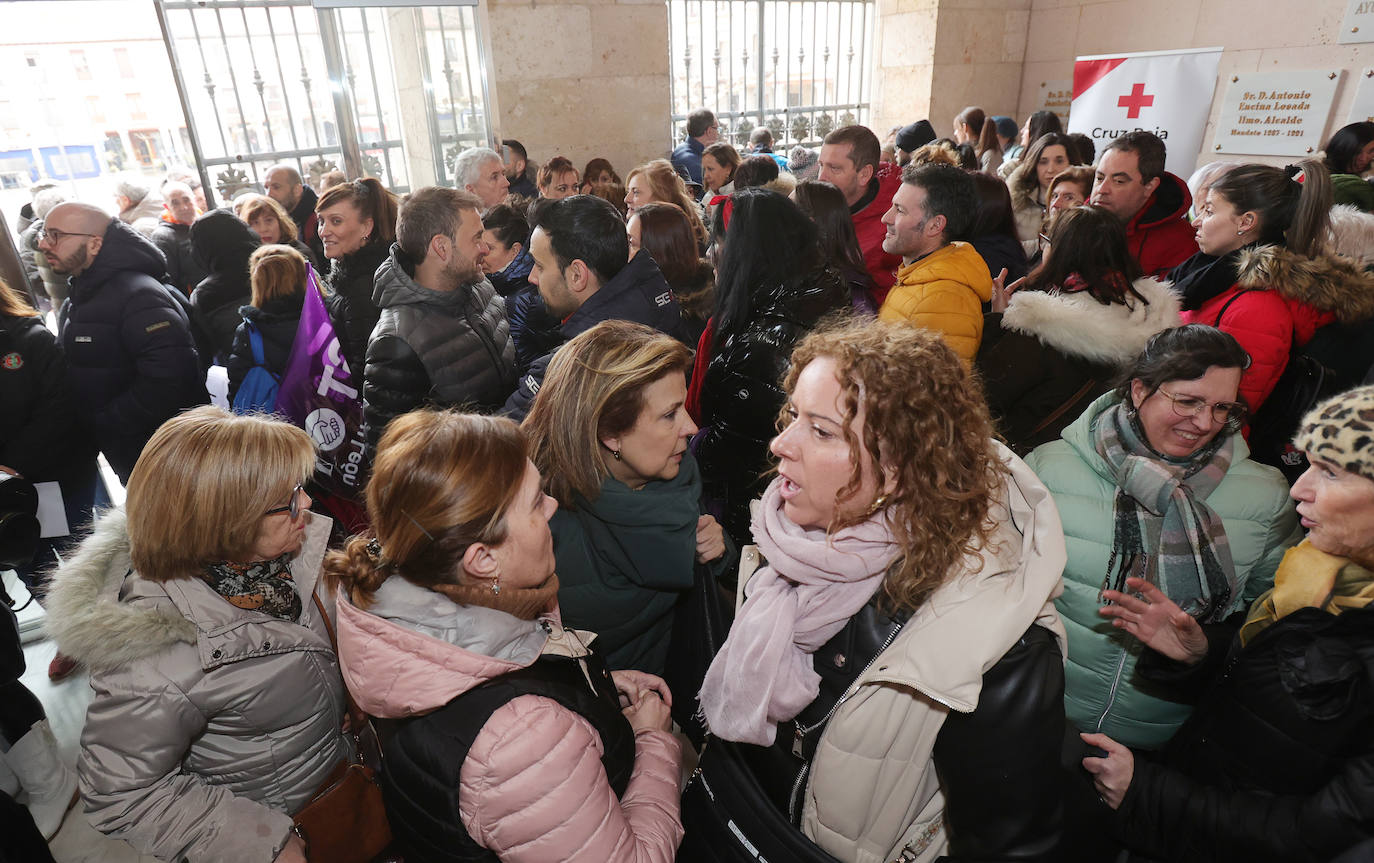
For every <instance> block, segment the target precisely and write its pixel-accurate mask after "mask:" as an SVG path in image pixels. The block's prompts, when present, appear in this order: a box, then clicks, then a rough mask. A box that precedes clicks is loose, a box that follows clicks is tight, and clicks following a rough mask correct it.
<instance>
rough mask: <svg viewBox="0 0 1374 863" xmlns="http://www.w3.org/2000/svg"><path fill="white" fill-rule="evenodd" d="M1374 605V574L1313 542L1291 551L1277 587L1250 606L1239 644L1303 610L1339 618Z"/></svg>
mask: <svg viewBox="0 0 1374 863" xmlns="http://www.w3.org/2000/svg"><path fill="white" fill-rule="evenodd" d="M1371 602H1374V572H1370V571H1369V570H1367V569H1365V568H1364V567H1362V566H1360V565H1359V564H1358V563H1355V562H1353V561H1350V560H1347V559H1345V558H1343V557H1337V556H1336V555H1334V554H1327V553H1326V552H1324V551H1322V550H1320V549H1318V548H1317V547H1316V546H1315V545H1313V544H1312V543H1311V541H1309V540H1306V539H1304V540H1303V541H1302V542H1300V543H1298V544H1297V545H1295V546H1293V547H1292V548H1290V549H1288V551H1287V552H1285V553H1284V555H1283V561H1282V562H1281V563H1280V564H1279V570H1278V572H1276V573H1274V586H1273V587H1272V588H1270V589H1269V591H1268V592H1267V593H1265V594H1264V595H1263V596H1261V597H1260V598H1259V599H1257V600H1255V604H1254V605H1252V606H1250V616H1249V617H1247V618H1246V619H1245V625H1244V626H1242V627H1241V628H1240V643H1241V644H1249V643H1250V639H1252V638H1254V637H1255V636H1256V635H1259V634H1260V633H1261V632H1263V631H1264V630H1265V629H1267V628H1268V627H1269V625H1270V624H1272V623H1274V622H1275V621H1277V620H1279V619H1281V618H1284V617H1287V616H1288V615H1289V614H1291V613H1293V612H1295V611H1297V610H1298V609H1300V608H1320V609H1322V610H1323V611H1326V612H1328V613H1329V614H1340V613H1341V612H1342V611H1349V610H1350V609H1352V608H1364V607H1365V606H1366V605H1369V604H1370V603H1371Z"/></svg>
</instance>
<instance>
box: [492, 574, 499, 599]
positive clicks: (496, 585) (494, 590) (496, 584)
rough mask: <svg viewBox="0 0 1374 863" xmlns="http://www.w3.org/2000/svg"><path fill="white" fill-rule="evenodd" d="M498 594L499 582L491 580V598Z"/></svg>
mask: <svg viewBox="0 0 1374 863" xmlns="http://www.w3.org/2000/svg"><path fill="white" fill-rule="evenodd" d="M500 594H501V582H500V581H499V580H497V579H495V578H493V579H492V580H491V595H492V596H499V595H500Z"/></svg>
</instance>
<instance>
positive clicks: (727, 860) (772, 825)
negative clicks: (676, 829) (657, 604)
mask: <svg viewBox="0 0 1374 863" xmlns="http://www.w3.org/2000/svg"><path fill="white" fill-rule="evenodd" d="M731 609H732V610H733V606H731ZM729 620H730V616H729V615H727V614H726V612H725V596H724V594H722V592H721V588H720V586H719V584H718V583H717V581H716V579H715V578H714V577H713V576H712V575H711V571H710V569H709V568H708V567H707V566H704V565H700V564H699V565H698V566H697V571H696V579H695V583H694V584H693V586H692V589H691V590H690V591H688V592H687V594H686V595H685V596H684V597H683V598H682V600H681V601H680V602H679V603H678V607H677V610H676V614H675V616H674V620H673V635H672V642H671V645H670V647H669V650H668V662H667V665H666V667H665V669H664V675H663V677H664V679H665V680H666V681H667V683H668V685H669V687H670V689H671V690H672V691H673V692H675V693H680V695H679V697H677V698H674V699H673V704H674V707H673V718H674V719H675V720H677V722H678V724H679V725H680V726H681V727H682V729H683V731H684V732H685V733H686V734H687V736H688V737H689V738H690V739H691V740H692V742H693V743H694V744H696V745H698V746H702V745H703V743H704V748H703V749H702V750H701V759H700V760H699V761H698V762H697V769H696V771H695V772H694V773H693V774H692V778H691V780H690V781H689V782H688V783H687V788H686V789H685V790H684V791H683V794H682V826H683V830H684V835H683V840H682V844H681V845H680V846H679V847H678V852H677V859H678V860H679V861H682V863H745V861H773V863H836V861H835V858H834V857H831V856H830V855H829V854H827V853H825V852H824V851H822V850H821V849H820V848H819V847H818V846H817V845H816V844H815V843H814V842H812V841H811V840H809V839H807V838H806V836H805V835H804V834H803V833H802V832H801V830H799V829H797V828H796V827H795V826H793V825H792V822H791V821H789V820H788V818H787V815H786V814H785V813H784V812H782V811H781V810H779V809H778V808H777V806H776V805H774V803H773V801H772V800H770V799H769V798H768V796H767V795H766V794H765V793H764V791H763V787H762V786H760V785H759V782H758V780H757V779H756V778H755V777H754V774H753V773H752V772H751V771H750V769H749V765H748V764H746V763H745V762H744V757H743V756H742V755H741V753H740V745H739V744H737V743H732V742H730V741H728V740H721V739H719V738H716V737H711V736H710V735H709V734H708V733H707V731H706V728H705V726H704V725H703V724H702V720H701V719H700V718H699V717H698V716H697V715H696V713H695V708H696V704H697V699H696V698H695V695H696V693H697V692H698V691H700V689H701V682H702V680H703V679H704V678H705V676H706V669H707V668H708V667H710V665H711V660H712V658H714V657H715V655H716V652H717V651H718V650H719V649H720V645H721V644H722V643H723V642H724V641H725V636H726V633H727V631H728V630H729V626H730V624H729Z"/></svg>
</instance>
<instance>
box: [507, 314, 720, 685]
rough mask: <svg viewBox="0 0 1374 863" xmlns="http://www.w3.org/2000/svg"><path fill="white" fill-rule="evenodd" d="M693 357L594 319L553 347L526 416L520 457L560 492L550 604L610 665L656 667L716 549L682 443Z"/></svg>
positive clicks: (690, 427) (647, 332)
mask: <svg viewBox="0 0 1374 863" xmlns="http://www.w3.org/2000/svg"><path fill="white" fill-rule="evenodd" d="M691 362H692V355H691V352H690V351H688V350H687V348H685V347H684V346H683V345H682V343H681V342H679V341H677V340H676V339H674V338H672V337H670V336H665V335H663V334H662V333H659V332H657V331H655V330H652V329H650V328H649V327H646V326H643V325H642V324H632V323H629V322H626V321H603V322H602V323H600V324H597V325H596V326H595V327H592V328H591V329H590V330H587V331H586V332H584V333H582V334H581V335H579V336H577V337H576V338H574V339H573V340H572V341H570V342H568V343H567V344H566V345H564V346H563V347H562V348H560V349H559V351H558V353H557V354H555V355H554V359H553V362H552V363H551V364H550V366H549V372H548V376H547V377H546V378H545V380H544V386H542V387H541V388H540V390H539V395H538V397H537V398H536V399H535V401H534V406H533V407H532V408H531V410H530V413H529V416H528V417H526V418H525V422H524V429H525V433H526V434H527V435H528V436H529V438H530V450H531V456H530V457H531V458H532V459H533V460H534V463H535V465H537V466H538V467H539V469H540V471H541V472H542V473H543V474H544V482H545V487H546V488H547V489H548V492H549V494H550V495H552V496H553V497H554V499H555V500H557V501H558V511H557V512H556V513H555V514H554V516H553V518H552V519H551V520H550V522H549V527H550V528H551V529H552V531H553V538H554V554H555V555H556V557H557V560H558V575H559V578H560V580H561V587H560V589H559V594H558V599H559V604H560V605H561V606H562V607H563V614H564V617H565V618H566V620H567V621H568V623H569V624H570V625H573V626H578V627H581V628H585V629H591V630H593V631H595V632H596V633H597V635H598V639H599V640H598V641H597V646H598V648H599V649H600V650H601V652H602V653H603V654H604V655H605V656H606V662H607V664H608V665H610V666H611V667H612V668H634V669H638V670H640V671H648V672H650V673H653V674H660V673H662V671H663V669H664V664H665V660H666V658H667V654H668V641H669V636H670V634H671V631H672V623H673V609H674V607H675V606H676V604H677V602H678V600H679V599H680V598H681V596H682V593H683V592H684V591H686V590H688V589H689V588H691V587H692V585H693V583H694V578H695V574H696V573H695V564H696V563H708V562H713V561H714V562H716V564H717V566H720V565H721V564H723V563H724V558H725V557H726V554H725V552H726V545H725V535H724V531H722V530H721V527H720V525H719V524H717V523H716V520H715V518H713V517H712V516H710V515H703V514H702V512H701V503H700V501H701V475H700V473H699V472H698V470H697V465H696V460H695V459H694V458H693V457H692V454H691V453H690V452H689V451H688V449H687V441H688V440H689V439H690V438H691V437H692V435H694V434H696V431H697V427H696V424H695V423H693V422H692V418H691V417H690V416H688V414H687V411H686V408H685V402H686V398H687V375H686V373H687V369H688V368H690V367H691Z"/></svg>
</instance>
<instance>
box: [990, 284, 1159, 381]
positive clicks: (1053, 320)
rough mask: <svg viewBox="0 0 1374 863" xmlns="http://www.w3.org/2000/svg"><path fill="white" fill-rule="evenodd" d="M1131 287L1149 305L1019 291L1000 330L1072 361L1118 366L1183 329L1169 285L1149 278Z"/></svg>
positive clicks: (1084, 295)
mask: <svg viewBox="0 0 1374 863" xmlns="http://www.w3.org/2000/svg"><path fill="white" fill-rule="evenodd" d="M1132 287H1134V288H1135V290H1136V292H1137V293H1139V294H1140V295H1141V296H1142V297H1144V298H1145V299H1146V300H1148V301H1149V302H1148V303H1142V302H1140V301H1139V300H1137V299H1135V298H1134V297H1132V298H1131V301H1132V303H1133V305H1132V306H1131V307H1127V306H1123V305H1120V304H1119V303H1112V304H1111V305H1103V304H1102V303H1099V302H1098V301H1097V300H1095V299H1094V298H1093V297H1092V296H1091V295H1090V294H1088V293H1087V292H1086V291H1078V292H1075V293H1047V292H1045V291H1019V292H1017V293H1015V294H1012V296H1011V300H1010V302H1009V303H1008V304H1007V310H1006V311H1005V312H1004V313H1003V314H1002V327H1003V328H1004V329H1007V330H1012V331H1014V332H1018V333H1021V334H1023V335H1027V336H1033V337H1035V338H1036V339H1038V340H1039V341H1040V342H1041V343H1042V344H1044V345H1045V346H1047V347H1050V348H1054V349H1055V350H1057V351H1060V352H1061V353H1064V354H1068V355H1069V356H1075V357H1082V358H1084V359H1086V360H1088V361H1090V362H1094V363H1104V364H1105V363H1110V364H1116V365H1120V364H1123V363H1126V362H1129V361H1130V360H1132V359H1134V358H1135V357H1136V356H1137V355H1139V353H1140V352H1141V351H1142V350H1144V349H1145V343H1146V342H1147V341H1149V339H1150V336H1153V335H1154V334H1155V333H1157V332H1159V331H1161V330H1165V329H1168V328H1169V327H1176V326H1178V325H1179V300H1178V297H1177V296H1176V295H1175V294H1174V292H1173V291H1172V290H1170V288H1169V285H1168V283H1167V282H1161V281H1159V280H1158V279H1154V278H1148V277H1147V278H1141V279H1136V281H1135V283H1134V284H1133V285H1132Z"/></svg>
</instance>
